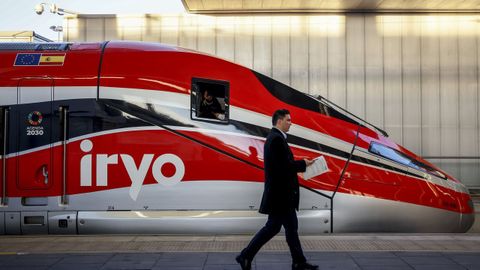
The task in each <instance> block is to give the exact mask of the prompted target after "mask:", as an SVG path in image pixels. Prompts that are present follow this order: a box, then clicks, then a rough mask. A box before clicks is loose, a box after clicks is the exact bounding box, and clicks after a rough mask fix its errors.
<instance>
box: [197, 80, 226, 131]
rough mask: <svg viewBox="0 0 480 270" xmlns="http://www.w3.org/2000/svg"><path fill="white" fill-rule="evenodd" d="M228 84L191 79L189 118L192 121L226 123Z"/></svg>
mask: <svg viewBox="0 0 480 270" xmlns="http://www.w3.org/2000/svg"><path fill="white" fill-rule="evenodd" d="M228 97H229V83H228V82H226V81H216V80H209V79H201V78H193V79H192V91H191V98H190V100H191V114H190V115H191V118H192V119H193V120H200V121H207V122H215V123H224V124H226V123H228V119H229V99H228Z"/></svg>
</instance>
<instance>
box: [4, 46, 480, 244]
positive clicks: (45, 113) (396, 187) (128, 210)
mask: <svg viewBox="0 0 480 270" xmlns="http://www.w3.org/2000/svg"><path fill="white" fill-rule="evenodd" d="M205 91H207V92H208V93H209V95H211V96H213V98H214V99H216V100H217V101H218V103H219V104H220V106H221V112H217V113H216V114H215V115H216V116H218V117H215V118H206V117H202V116H201V115H202V114H201V103H202V102H204V97H205V96H207V95H206V94H205ZM0 108H1V110H0V118H1V119H0V126H1V130H0V136H1V137H0V139H1V147H0V150H1V152H0V155H1V156H0V157H1V159H0V172H1V174H0V182H1V185H0V195H1V206H0V233H2V234H27V233H67V234H68V233H71V234H88V233H188V234H201V233H208V234H210V233H215V234H222V233H225V234H228V233H229V234H234V233H251V232H254V231H256V230H257V229H258V228H259V227H260V226H262V224H263V223H264V222H265V220H266V217H265V216H263V215H260V214H258V213H257V209H258V206H259V203H260V199H261V194H262V191H263V179H264V175H263V174H264V172H263V145H264V142H265V136H266V134H267V133H268V131H269V130H270V128H271V115H272V113H273V112H274V111H275V110H276V109H279V108H286V109H288V110H289V111H290V112H291V116H292V121H293V123H294V124H293V125H292V127H291V129H290V132H289V135H288V140H289V143H290V146H291V148H292V150H293V152H294V155H295V157H296V158H315V157H317V156H320V155H323V156H324V157H325V159H326V161H327V164H328V167H329V171H328V172H327V173H325V174H322V175H320V176H317V177H315V178H313V179H310V180H308V181H306V180H304V179H303V178H302V177H300V185H301V187H302V188H301V193H302V194H301V202H300V208H301V209H300V211H299V214H298V215H299V219H300V222H299V224H300V231H301V232H302V233H308V234H316V233H325V232H466V231H467V230H468V229H469V228H470V227H471V225H472V223H473V221H474V208H473V204H472V200H471V198H470V196H469V194H468V191H467V189H466V188H465V186H464V185H462V183H460V181H458V180H457V179H455V178H453V177H451V176H450V175H448V174H447V173H446V172H443V171H442V170H440V169H438V168H437V167H435V166H434V165H432V164H430V163H429V162H427V161H425V160H423V159H422V158H421V157H419V156H417V155H415V154H414V153H412V152H410V151H408V150H407V149H405V148H404V147H402V146H401V145H398V144H396V143H394V142H393V141H392V140H390V139H388V138H387V136H386V133H385V132H383V131H381V130H380V129H378V128H376V127H374V126H373V125H371V124H369V123H367V122H365V121H363V120H361V119H359V118H357V117H355V116H353V115H351V114H349V113H348V112H346V111H344V110H342V109H340V108H339V107H337V106H335V105H334V104H332V103H331V102H329V101H328V100H326V99H323V98H318V99H317V98H315V97H311V96H308V95H306V94H303V93H301V92H299V91H297V90H295V89H292V88H290V87H288V86H286V85H284V84H281V83H279V82H277V81H275V80H273V79H271V78H269V77H266V76H264V75H262V74H259V73H257V72H255V71H253V70H251V69H248V68H245V67H242V66H239V65H237V64H234V63H231V62H228V61H225V60H222V59H218V58H215V57H212V56H209V55H205V54H202V53H198V52H194V51H190V50H186V49H181V48H177V47H172V46H165V45H161V44H153V43H140V42H116V41H115V42H114V41H111V42H105V43H73V44H72V43H55V44H52V43H44V44H32V43H28V44H26V43H22V44H19V43H16V44H12V43H3V44H0Z"/></svg>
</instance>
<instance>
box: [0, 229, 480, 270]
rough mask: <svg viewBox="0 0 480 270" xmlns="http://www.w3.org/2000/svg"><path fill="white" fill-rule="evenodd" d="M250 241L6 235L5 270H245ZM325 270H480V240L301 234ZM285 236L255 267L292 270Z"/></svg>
mask: <svg viewBox="0 0 480 270" xmlns="http://www.w3.org/2000/svg"><path fill="white" fill-rule="evenodd" d="M250 238H251V236H250V235H248V236H247V235H233V236H162V235H148V236H147V235H120V236H105V235H97V236H52V235H50V236H2V237H0V269H68V270H73V269H162V270H166V269H177V270H180V269H183V270H187V269H191V270H193V269H203V270H210V269H212V270H213V269H215V270H217V269H218V270H220V269H240V268H239V266H238V265H237V264H236V263H235V259H234V258H235V255H236V254H237V253H238V252H239V251H240V250H241V249H242V248H243V247H244V246H245V245H246V244H247V243H248V241H249V240H250ZM301 241H302V244H303V248H304V251H305V254H306V256H307V257H308V259H309V261H311V262H313V263H316V264H318V265H320V269H387V270H388V269H449V270H451V269H480V234H478V233H467V234H329V235H318V236H302V237H301ZM290 264H291V261H290V255H289V252H288V246H287V244H286V242H285V240H284V237H283V236H277V237H275V238H274V239H272V241H270V242H269V243H267V245H265V246H264V248H263V249H262V250H261V252H260V253H259V254H258V256H257V257H256V259H255V261H254V268H253V269H257V270H260V269H267V270H268V269H272V270H273V269H275V270H278V269H280V270H281V269H290Z"/></svg>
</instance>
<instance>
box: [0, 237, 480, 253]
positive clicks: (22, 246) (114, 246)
mask: <svg viewBox="0 0 480 270" xmlns="http://www.w3.org/2000/svg"><path fill="white" fill-rule="evenodd" d="M251 237H253V236H247V235H240V236H171V235H169V236H159V235H152V236H145V235H141V236H134V235H131V236H104V235H101V236H92V235H88V236H81V235H79V236H53V235H46V236H1V237H0V253H10V252H14V253H76V252H238V251H240V250H242V249H243V248H244V247H245V246H246V245H247V244H248V242H249V241H250V239H251ZM301 242H302V245H303V249H304V250H305V251H467V252H472V251H477V252H478V251H480V234H435V235H420V234H413V235H406V234H400V235H397V234H395V235H375V234H368V235H357V234H351V235H347V234H342V235H335V234H334V235H325V236H319V235H317V236H302V237H301ZM262 250H263V251H288V250H289V249H288V245H287V242H286V241H285V237H284V236H277V237H275V238H274V239H272V240H271V241H270V242H268V243H267V244H266V245H265V246H264V247H263V248H262Z"/></svg>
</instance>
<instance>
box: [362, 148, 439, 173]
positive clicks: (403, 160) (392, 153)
mask: <svg viewBox="0 0 480 270" xmlns="http://www.w3.org/2000/svg"><path fill="white" fill-rule="evenodd" d="M368 150H369V151H370V152H371V153H373V154H376V155H379V156H382V157H384V158H387V159H390V160H392V161H395V162H398V163H400V164H403V165H406V166H409V167H412V168H415V169H417V170H421V171H424V172H426V173H429V174H431V175H435V176H437V177H440V178H443V179H447V177H446V175H444V174H443V173H441V172H439V171H438V170H436V169H434V168H432V167H430V166H428V165H427V164H424V163H423V162H420V161H418V160H414V159H412V158H410V157H408V156H407V155H405V154H403V153H401V152H398V151H397V150H395V149H392V148H390V147H388V146H385V145H382V144H379V143H376V142H372V143H371V144H370V148H369V149H368Z"/></svg>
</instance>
